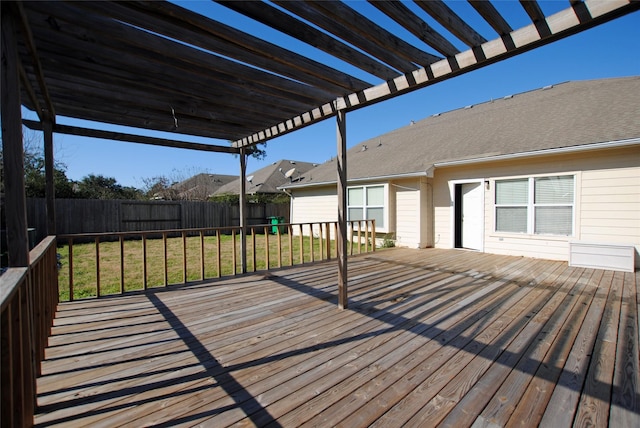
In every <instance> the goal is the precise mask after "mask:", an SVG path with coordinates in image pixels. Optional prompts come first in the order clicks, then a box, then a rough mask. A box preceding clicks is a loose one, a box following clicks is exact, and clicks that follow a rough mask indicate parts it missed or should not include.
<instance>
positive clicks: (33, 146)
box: [0, 128, 75, 198]
mask: <svg viewBox="0 0 640 428" xmlns="http://www.w3.org/2000/svg"><path fill="white" fill-rule="evenodd" d="M22 138H23V144H24V184H25V193H26V195H27V197H31V198H44V197H45V196H46V190H45V186H46V178H45V177H46V176H45V163H44V155H43V154H42V150H43V149H42V140H41V138H39V137H38V135H37V134H36V132H35V131H31V130H29V129H27V128H23V137H22ZM66 169H67V167H66V165H64V164H63V163H61V162H57V161H56V162H54V166H53V182H54V186H55V197H56V198H73V197H74V196H75V195H74V192H73V182H71V181H70V180H69V179H68V178H67V174H66ZM0 174H1V175H2V177H4V155H3V153H2V152H0ZM0 192H1V193H4V180H2V181H1V182H0Z"/></svg>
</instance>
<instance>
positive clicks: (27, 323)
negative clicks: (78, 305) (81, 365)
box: [0, 236, 58, 427]
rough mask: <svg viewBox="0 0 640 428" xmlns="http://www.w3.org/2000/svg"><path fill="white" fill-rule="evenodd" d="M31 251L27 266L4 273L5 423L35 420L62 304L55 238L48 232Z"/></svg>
mask: <svg viewBox="0 0 640 428" xmlns="http://www.w3.org/2000/svg"><path fill="white" fill-rule="evenodd" d="M29 257H30V263H29V267H24V268H9V269H7V271H6V272H5V273H4V274H3V275H2V276H0V297H1V300H2V315H1V319H0V330H1V331H0V337H1V338H2V357H1V359H2V362H1V363H2V367H1V373H0V377H1V378H2V391H0V392H1V396H2V400H0V401H1V402H2V404H1V408H0V414H1V415H2V426H5V424H6V426H10V427H20V426H32V425H33V415H34V409H35V406H36V378H37V377H38V376H39V375H40V363H41V362H42V360H43V359H44V350H45V348H46V346H47V340H48V338H49V335H50V333H51V326H52V324H53V317H54V315H55V310H56V305H57V304H58V270H57V260H56V258H57V257H56V238H55V237H54V236H49V237H47V238H45V239H44V240H43V241H42V242H40V244H38V245H37V246H36V247H35V248H34V249H33V250H31V252H30V254H29Z"/></svg>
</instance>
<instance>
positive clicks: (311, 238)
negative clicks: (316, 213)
mask: <svg viewBox="0 0 640 428" xmlns="http://www.w3.org/2000/svg"><path fill="white" fill-rule="evenodd" d="M309 250H310V252H311V262H312V263H313V262H314V251H313V223H309Z"/></svg>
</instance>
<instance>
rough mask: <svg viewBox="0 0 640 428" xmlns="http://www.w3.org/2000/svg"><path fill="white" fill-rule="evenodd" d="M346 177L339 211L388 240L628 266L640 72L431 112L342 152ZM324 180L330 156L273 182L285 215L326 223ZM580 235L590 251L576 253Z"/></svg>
mask: <svg viewBox="0 0 640 428" xmlns="http://www.w3.org/2000/svg"><path fill="white" fill-rule="evenodd" d="M347 173H348V190H347V194H348V218H349V219H361V218H374V219H375V220H376V229H377V233H388V234H391V236H393V237H394V239H395V243H396V245H398V246H406V247H415V248H422V247H439V248H466V249H471V250H478V251H484V252H489V253H496V254H507V255H521V256H530V257H538V258H545V259H555V260H569V257H570V256H569V254H570V250H571V252H572V258H573V257H578V258H576V259H574V260H573V264H575V265H580V264H581V263H582V262H581V261H580V260H579V259H580V257H582V258H584V259H588V262H585V263H586V264H589V265H593V266H595V267H597V265H598V264H599V263H601V262H602V263H603V267H606V266H608V265H606V264H605V261H606V262H607V263H609V261H610V262H611V263H614V264H615V263H617V262H618V261H617V258H618V257H623V258H625V260H626V261H623V262H622V261H621V263H626V265H625V266H627V268H628V262H629V254H631V255H630V257H631V266H632V267H631V269H633V264H634V261H633V259H634V257H635V259H636V261H635V265H636V266H638V251H639V250H640V77H638V76H636V77H628V78H616V79H604V80H592V81H576V82H568V83H562V84H558V85H553V86H549V87H545V88H542V89H538V90H533V91H530V92H525V93H521V94H517V95H513V96H511V95H509V96H505V97H503V98H499V99H495V100H491V101H488V102H485V103H482V104H478V105H473V106H468V107H465V108H461V109H459V110H455V111H450V112H447V113H442V114H437V115H433V116H432V117H429V118H427V119H424V120H422V121H419V122H415V123H412V124H411V125H410V126H406V127H404V128H401V129H398V130H395V131H392V132H390V133H388V134H385V135H381V136H380V137H376V138H373V139H371V140H368V141H365V142H364V143H360V144H358V145H357V146H355V147H353V148H351V149H350V150H349V151H348V154H347ZM336 177H337V173H336V161H335V160H331V161H328V162H326V163H324V164H322V165H320V166H318V167H317V168H314V169H313V170H312V171H310V172H309V174H308V177H305V179H304V180H301V181H299V182H297V183H290V184H288V185H286V186H284V187H285V189H286V190H287V191H288V192H289V193H291V194H292V195H293V197H292V201H291V221H292V222H315V221H335V220H336V219H337V209H336V204H337V196H336ZM585 242H587V243H596V244H598V245H597V246H596V247H598V248H597V249H596V250H592V249H590V248H587V249H586V253H585V254H583V255H582V256H581V255H580V254H578V256H576V253H575V251H576V250H575V249H578V253H580V251H582V250H581V249H580V245H582V244H584V243H585ZM570 243H571V244H570ZM607 243H612V244H619V245H613V246H607V245H600V244H607ZM586 246H587V247H588V246H589V245H586ZM600 247H602V248H600ZM592 252H593V254H592ZM600 252H602V254H601V253H600ZM634 253H635V254H634ZM614 267H615V266H614Z"/></svg>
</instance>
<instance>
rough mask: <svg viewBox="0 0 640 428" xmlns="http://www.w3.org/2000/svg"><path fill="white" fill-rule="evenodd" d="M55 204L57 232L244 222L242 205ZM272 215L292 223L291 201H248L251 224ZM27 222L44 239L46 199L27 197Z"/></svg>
mask: <svg viewBox="0 0 640 428" xmlns="http://www.w3.org/2000/svg"><path fill="white" fill-rule="evenodd" d="M55 206H56V231H57V233H58V234H60V235H69V234H76V233H105V232H116V233H117V232H133V231H141V230H168V229H197V228H206V227H229V226H238V225H239V224H240V210H239V208H238V206H235V205H229V204H223V203H216V202H203V201H128V200H101V199H100V200H98V199H56V201H55ZM271 216H273V217H283V218H284V222H285V223H286V222H289V204H248V207H247V224H248V225H257V224H265V223H267V217H271ZM27 221H28V226H29V227H30V228H33V229H35V242H36V243H37V242H40V241H41V240H42V239H43V238H44V237H45V236H46V230H47V224H46V221H47V215H46V204H45V199H44V198H27Z"/></svg>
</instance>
